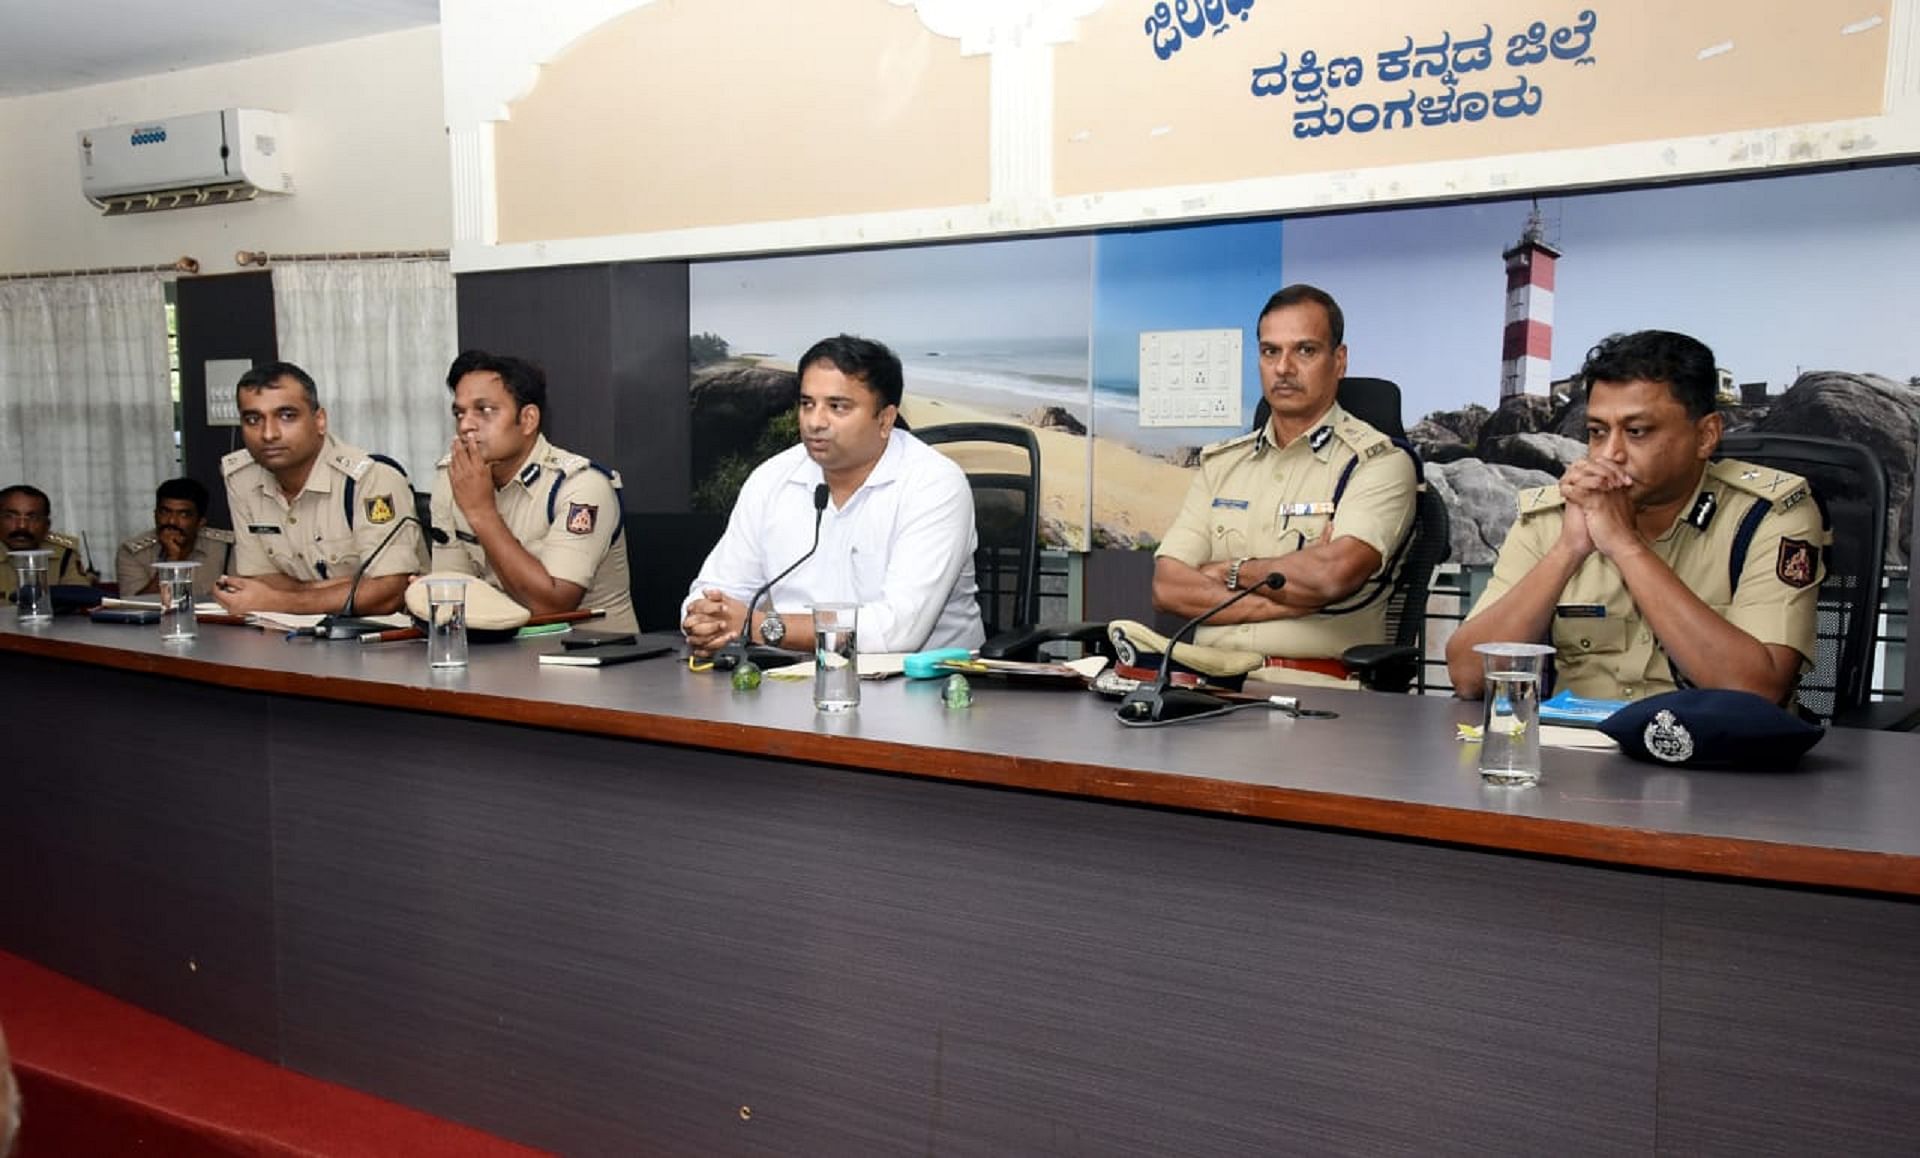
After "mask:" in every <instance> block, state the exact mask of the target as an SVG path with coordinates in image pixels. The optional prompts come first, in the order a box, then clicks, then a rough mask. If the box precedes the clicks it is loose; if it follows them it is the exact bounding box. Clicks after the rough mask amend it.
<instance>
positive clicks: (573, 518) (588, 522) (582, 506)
mask: <svg viewBox="0 0 1920 1158" xmlns="http://www.w3.org/2000/svg"><path fill="white" fill-rule="evenodd" d="M599 517H600V508H599V507H597V506H595V505H593V504H592V503H568V504H567V533H568V534H571V535H591V534H593V525H594V523H595V522H596V521H598V519H599Z"/></svg>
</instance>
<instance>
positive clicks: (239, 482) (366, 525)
mask: <svg viewBox="0 0 1920 1158" xmlns="http://www.w3.org/2000/svg"><path fill="white" fill-rule="evenodd" d="M234 393H235V395H236V397H237V400H238V402H239V406H240V436H241V438H242V439H243V440H244V441H245V442H246V449H245V450H236V451H234V452H233V453H232V454H229V455H228V456H226V458H224V459H222V460H221V461H220V471H221V473H222V474H223V475H225V476H226V480H227V506H228V509H229V510H230V511H231V512H232V514H233V537H234V560H233V568H232V570H230V571H229V572H228V573H227V574H225V575H222V576H220V578H219V581H218V583H217V584H216V585H215V587H214V591H213V597H214V598H215V599H218V600H219V601H220V603H221V605H222V606H224V607H225V608H226V609H227V610H228V611H231V612H234V613H236V614H240V613H245V612H249V611H288V612H296V613H300V614H308V615H314V614H319V615H325V614H330V613H333V612H337V611H342V610H350V611H352V612H356V613H359V614H362V615H384V614H387V613H389V612H392V611H396V610H398V609H399V607H400V599H401V596H402V594H404V593H405V591H406V587H407V576H408V574H409V573H410V572H416V571H423V570H425V569H426V551H425V549H424V542H425V540H424V538H423V536H422V535H421V534H420V528H419V525H418V524H417V522H406V523H402V522H401V521H400V520H402V519H408V518H410V517H411V516H412V513H413V488H412V487H411V486H410V485H409V484H408V482H407V476H406V472H405V471H403V470H401V469H400V465H399V464H398V463H396V462H394V461H393V460H392V459H390V458H383V457H381V456H379V455H372V454H368V453H367V452H365V451H363V450H360V449H358V448H356V447H352V446H348V445H347V444H346V443H343V442H339V441H337V440H336V439H335V438H334V437H333V435H332V434H330V433H328V431H327V412H326V411H325V410H323V409H321V407H320V399H319V392H318V391H317V390H316V389H315V387H314V384H313V379H312V378H311V377H309V376H308V374H307V372H306V371H305V370H302V369H301V368H300V367H298V366H295V365H294V364H293V363H291V362H273V363H269V364H267V365H265V366H255V367H254V368H253V369H251V370H248V371H247V372H246V373H245V374H242V375H241V376H240V382H239V384H238V385H237V386H236V387H235V388H234ZM389 536H391V538H389ZM383 544H384V546H383ZM376 552H378V554H377V556H376ZM362 571H364V572H365V574H364V575H362V574H361V572H362ZM356 581H358V586H357V587H355V583H356ZM349 592H351V593H352V596H353V606H352V607H351V608H346V607H345V604H346V601H347V597H348V594H349Z"/></svg>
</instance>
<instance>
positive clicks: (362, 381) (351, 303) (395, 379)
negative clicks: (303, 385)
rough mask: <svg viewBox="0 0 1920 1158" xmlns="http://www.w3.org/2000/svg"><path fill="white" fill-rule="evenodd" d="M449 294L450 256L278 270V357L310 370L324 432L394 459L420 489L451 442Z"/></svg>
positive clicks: (275, 275) (275, 290)
mask: <svg viewBox="0 0 1920 1158" xmlns="http://www.w3.org/2000/svg"><path fill="white" fill-rule="evenodd" d="M453 300H454V299H453V274H452V272H451V271H450V270H449V269H448V268H447V263H446V262H445V261H444V260H393V261H301V262H288V263H286V264H284V265H276V266H274V267H273V316H274V322H275V324H276V325H277V326H278V329H279V350H280V357H281V359H282V360H284V361H288V362H292V363H294V364H295V365H297V366H299V367H300V368H301V369H303V370H305V371H306V372H307V373H309V374H311V375H313V380H314V383H315V384H316V385H317V386H318V387H319V390H320V405H321V406H322V407H324V408H325V409H326V412H327V429H328V430H329V431H330V432H332V434H333V436H334V437H335V438H338V439H340V440H341V441H342V442H346V443H349V444H351V445H353V446H358V447H360V448H361V449H363V450H367V451H371V452H373V453H375V454H384V455H387V456H389V457H391V458H395V459H398V460H399V461H400V464H401V465H402V466H404V467H406V468H407V474H408V475H409V476H410V477H411V479H412V480H413V485H414V488H415V489H416V490H421V491H424V490H427V489H429V488H430V487H431V486H432V485H433V465H434V463H436V462H439V461H440V459H441V457H442V456H443V455H445V454H446V452H447V443H448V442H449V441H450V440H451V439H452V438H453V419H452V418H451V417H449V416H448V413H447V410H448V407H449V406H450V405H451V404H452V402H453V398H452V395H450V394H449V393H448V392H447V366H448V364H449V363H451V362H452V361H453V356H454V354H455V353H456V352H457V351H456V350H455V348H454V344H455V342H456V340H457V339H456V336H455V333H454V321H453V315H454V306H453Z"/></svg>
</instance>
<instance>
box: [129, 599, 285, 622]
mask: <svg viewBox="0 0 1920 1158" xmlns="http://www.w3.org/2000/svg"><path fill="white" fill-rule="evenodd" d="M100 606H102V607H126V608H131V609H134V610H140V609H143V608H149V607H150V608H152V609H153V610H155V611H158V610H160V597H159V596H158V595H154V596H151V597H148V596H141V597H139V598H137V599H128V598H125V597H123V596H119V595H109V596H107V597H106V598H105V599H102V600H101V601H100ZM193 613H194V614H195V615H225V614H226V613H227V609H226V608H224V607H222V606H220V605H219V604H218V603H215V602H214V601H213V600H211V599H201V600H197V601H196V602H195V603H194V605H193ZM315 618H318V616H316V617H315Z"/></svg>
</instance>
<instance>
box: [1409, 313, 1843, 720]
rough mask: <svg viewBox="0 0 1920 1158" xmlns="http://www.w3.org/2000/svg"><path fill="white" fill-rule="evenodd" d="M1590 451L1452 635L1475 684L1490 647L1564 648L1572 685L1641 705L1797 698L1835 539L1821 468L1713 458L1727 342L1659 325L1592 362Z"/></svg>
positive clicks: (1529, 507)
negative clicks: (1814, 487) (1656, 699)
mask: <svg viewBox="0 0 1920 1158" xmlns="http://www.w3.org/2000/svg"><path fill="white" fill-rule="evenodd" d="M1580 377H1581V380H1582V381H1583V382H1584V383H1585V384H1586V391H1587V446H1588V450H1587V457H1586V458H1585V459H1583V460H1581V461H1580V462H1576V463H1574V464H1573V465H1572V466H1570V467H1568V468H1567V472H1566V474H1565V475H1564V476H1563V477H1562V478H1561V479H1560V482H1559V485H1557V486H1550V487H1540V488H1537V489H1534V490H1528V491H1522V492H1521V493H1520V496H1519V507H1520V511H1519V518H1518V519H1517V520H1516V521H1515V522H1514V524H1513V529H1512V530H1511V531H1509V532H1508V533H1507V541H1506V544H1505V545H1504V546H1502V547H1501V549H1500V557H1499V559H1498V561H1497V562H1496V563H1495V564H1494V570H1493V579H1492V581H1491V583H1489V585H1488V587H1487V590H1486V592H1485V593H1484V594H1483V595H1482V596H1481V598H1480V601H1479V602H1478V603H1477V604H1476V605H1475V606H1474V609H1473V612H1472V614H1471V615H1470V616H1469V617H1468V619H1467V621H1466V622H1465V623H1463V624H1462V625H1461V626H1460V628H1459V630H1458V631H1456V632H1455V633H1454V635H1453V638H1452V639H1451V640H1449V641H1448V643H1447V670H1448V673H1449V674H1450V675H1451V676H1452V677H1453V686H1454V688H1455V690H1456V691H1457V692H1458V693H1459V694H1460V695H1461V696H1464V697H1466V698H1469V699H1476V698H1478V697H1479V696H1480V694H1481V686H1482V671H1481V661H1480V657H1479V656H1478V655H1477V654H1475V652H1474V650H1473V648H1474V645H1476V644H1480V643H1487V642H1493V641H1522V642H1541V643H1551V644H1552V645H1553V647H1554V651H1555V667H1556V669H1557V673H1558V685H1559V686H1560V687H1562V688H1566V689H1569V690H1571V691H1573V692H1574V693H1575V694H1577V695H1582V696H1591V697H1595V698H1600V699H1619V700H1637V699H1641V698H1644V697H1646V696H1650V695H1656V694H1659V693H1661V692H1669V691H1673V690H1674V689H1675V688H1676V687H1678V686H1681V685H1683V684H1688V685H1693V686H1698V687H1703V688H1725V689H1733V690H1740V691H1749V692H1753V693H1756V694H1758V695H1760V696H1763V697H1765V698H1766V699H1768V700H1770V701H1772V702H1774V703H1785V702H1786V700H1787V698H1788V697H1789V696H1790V695H1792V693H1793V689H1794V685H1795V684H1796V683H1797V682H1798V680H1799V677H1800V673H1801V672H1802V670H1804V668H1805V667H1806V666H1807V663H1808V661H1809V658H1810V657H1811V656H1812V654H1813V637H1814V609H1815V602H1816V597H1817V594H1818V592H1819V588H1820V579H1821V557H1822V554H1823V549H1824V548H1825V546H1826V544H1827V541H1828V536H1827V532H1826V531H1825V530H1824V528H1823V527H1822V520H1821V516H1820V513H1819V509H1818V507H1817V505H1816V504H1815V503H1813V502H1811V501H1810V499H1811V497H1812V496H1811V492H1810V490H1809V488H1808V486H1807V482H1806V480H1805V479H1803V478H1800V477H1799V476H1798V475H1792V474H1787V473H1785V472H1783V471H1777V470H1774V469H1772V468H1771V467H1760V466H1755V465H1753V464H1750V463H1744V462H1739V461H1737V460H1734V459H1722V460H1720V461H1718V462H1714V461H1712V459H1713V454H1714V451H1715V449H1716V448H1717V447H1718V446H1719V443H1720V433H1721V428H1722V419H1721V416H1720V414H1719V412H1718V411H1717V410H1716V409H1715V407H1716V404H1717V397H1718V392H1719V374H1718V371H1717V370H1716V368H1715V366H1714V360H1713V351H1712V350H1709V349H1708V348H1707V347H1706V346H1705V345H1703V344H1702V343H1700V342H1699V341H1697V340H1695V339H1693V338H1690V337H1687V336H1686V335H1684V334H1675V333H1669V332H1666V331H1662V330H1644V331H1641V332H1639V333H1633V334H1616V335H1614V336H1612V337H1610V338H1608V339H1606V340H1605V341H1603V342H1601V343H1600V344H1599V345H1598V346H1595V347H1594V348H1593V350H1592V351H1591V352H1589V353H1588V355H1587V361H1586V365H1585V366H1583V367H1582V368H1581V371H1580Z"/></svg>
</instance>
